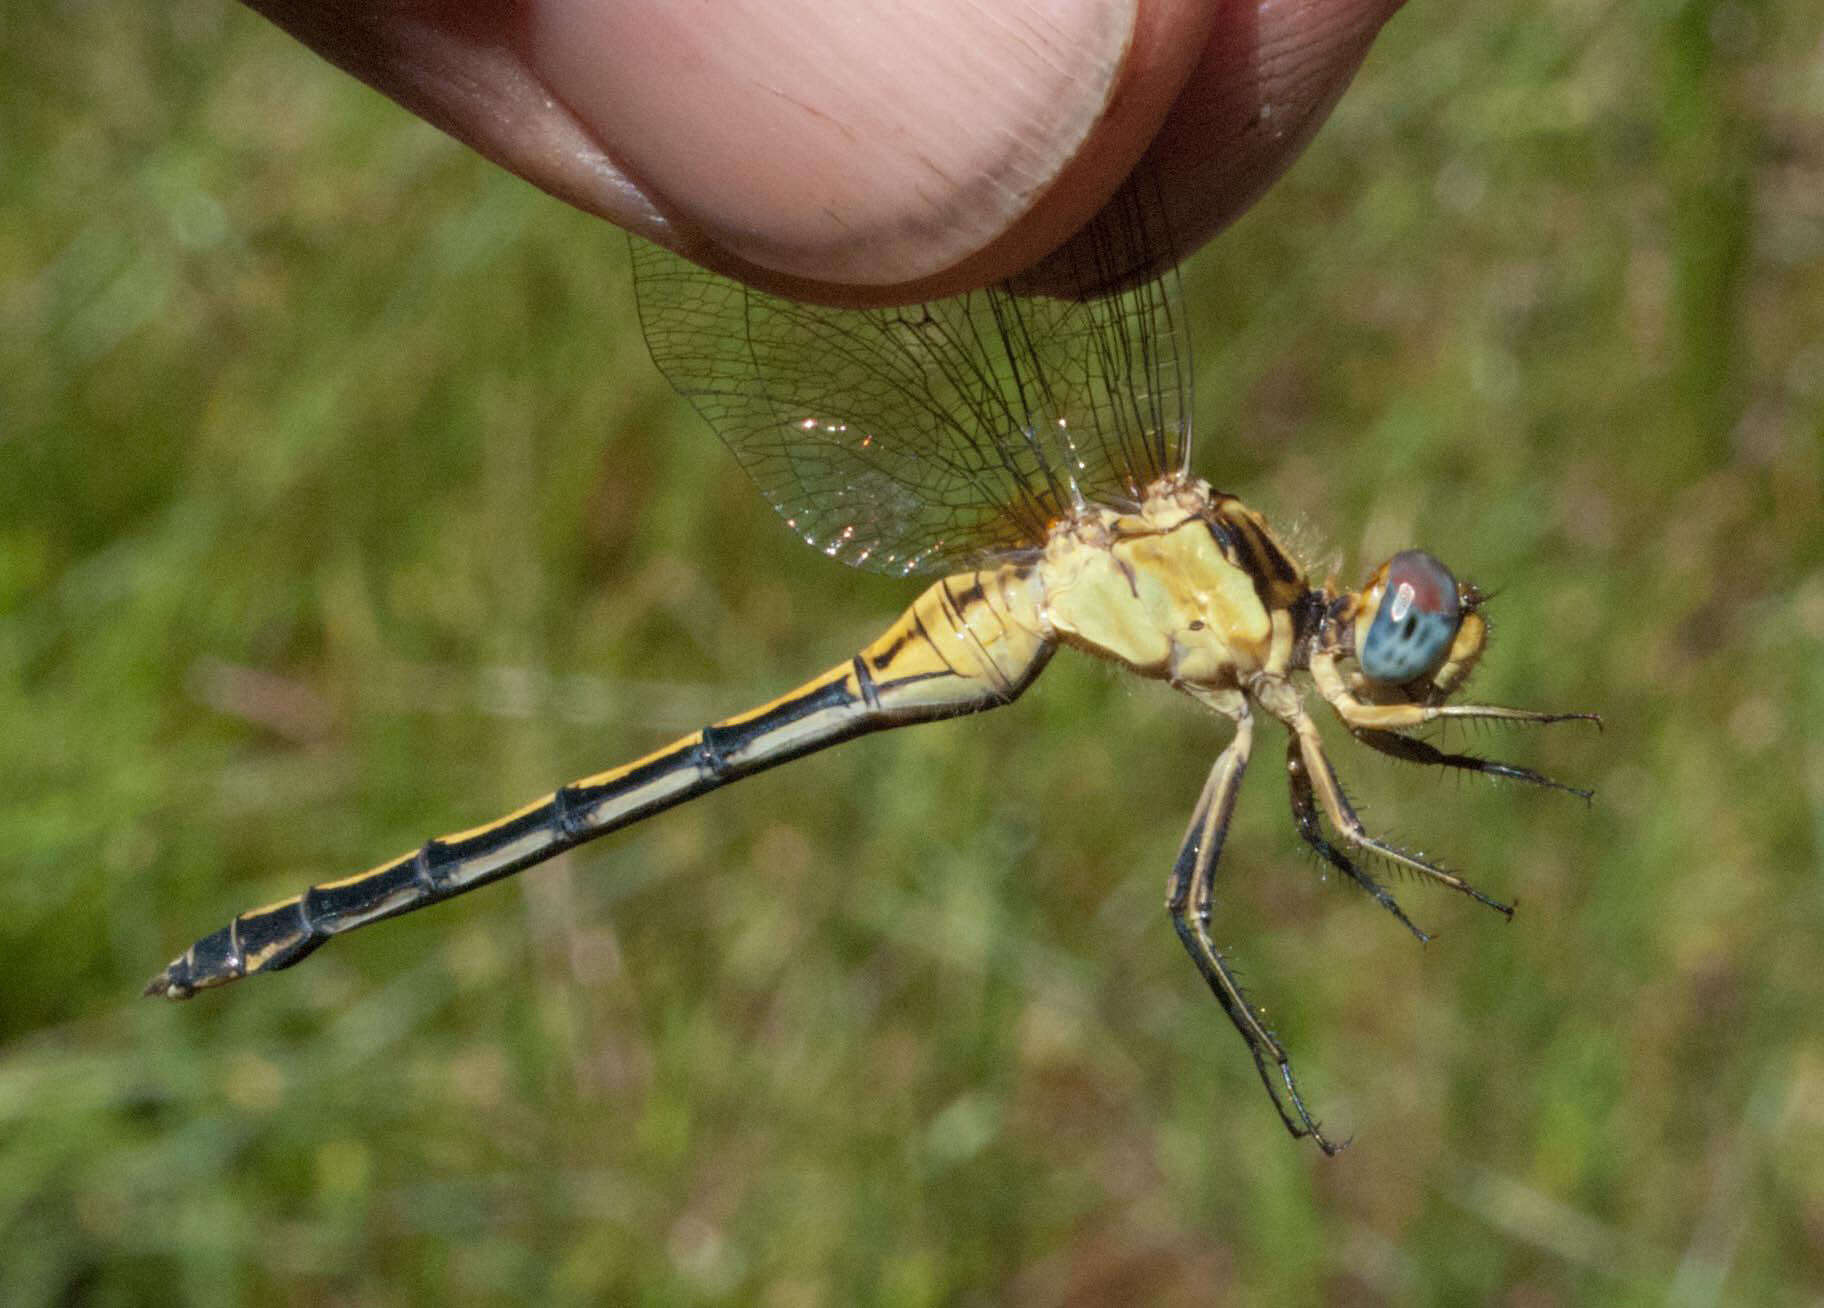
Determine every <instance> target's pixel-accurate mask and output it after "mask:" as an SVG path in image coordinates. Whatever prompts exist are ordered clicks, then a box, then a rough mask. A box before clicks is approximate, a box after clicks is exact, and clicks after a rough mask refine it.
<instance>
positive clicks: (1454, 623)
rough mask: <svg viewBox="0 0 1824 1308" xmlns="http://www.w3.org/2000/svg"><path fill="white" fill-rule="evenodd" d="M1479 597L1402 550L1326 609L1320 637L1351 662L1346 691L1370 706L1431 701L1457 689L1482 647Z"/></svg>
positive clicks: (1435, 565) (1429, 560)
mask: <svg viewBox="0 0 1824 1308" xmlns="http://www.w3.org/2000/svg"><path fill="white" fill-rule="evenodd" d="M1483 599H1484V597H1483V595H1482V592H1481V591H1480V590H1478V589H1477V588H1476V587H1474V586H1472V585H1470V584H1468V583H1466V582H1459V581H1458V580H1457V579H1456V578H1455V577H1454V576H1452V575H1451V572H1450V569H1449V568H1447V567H1445V566H1444V564H1443V563H1442V562H1441V561H1439V560H1438V559H1437V558H1435V557H1434V556H1432V555H1430V554H1427V553H1426V552H1425V551H1423V550H1403V551H1401V552H1400V553H1398V554H1396V555H1394V556H1393V557H1392V558H1391V559H1389V560H1388V561H1387V562H1385V563H1383V564H1382V565H1381V566H1380V567H1379V568H1377V569H1376V570H1375V571H1374V573H1373V575H1372V576H1370V577H1369V578H1368V583H1367V584H1366V585H1365V586H1363V587H1362V588H1361V590H1359V591H1356V592H1351V593H1348V594H1345V595H1342V596H1341V597H1340V598H1339V597H1337V596H1336V595H1335V593H1334V583H1333V584H1332V588H1331V593H1330V596H1329V603H1328V604H1327V605H1326V612H1327V617H1328V622H1327V626H1326V632H1325V639H1326V640H1327V642H1328V644H1329V647H1330V648H1331V650H1332V652H1333V653H1335V654H1338V655H1348V656H1352V657H1353V658H1354V660H1355V664H1356V669H1357V674H1356V675H1355V676H1353V677H1352V678H1351V679H1350V685H1351V689H1352V690H1354V692H1355V693H1356V695H1357V696H1358V697H1360V698H1362V699H1366V700H1369V701H1371V702H1373V703H1401V702H1409V703H1410V702H1419V703H1428V702H1429V703H1436V702H1440V701H1442V700H1444V699H1447V698H1449V696H1450V695H1451V694H1452V693H1454V692H1455V691H1456V690H1458V689H1459V688H1461V687H1462V685H1463V683H1464V682H1465V681H1467V680H1468V679H1469V675H1470V673H1471V672H1473V671H1475V667H1476V664H1477V663H1478V662H1479V661H1480V660H1481V657H1482V651H1483V649H1484V648H1485V647H1486V645H1487V643H1488V622H1487V619H1485V618H1484V617H1483V616H1482V614H1481V612H1480V610H1481V607H1482V604H1483Z"/></svg>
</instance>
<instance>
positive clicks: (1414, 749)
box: [1351, 727, 1595, 804]
mask: <svg viewBox="0 0 1824 1308" xmlns="http://www.w3.org/2000/svg"><path fill="white" fill-rule="evenodd" d="M1351 734H1353V735H1354V736H1355V738H1356V739H1357V740H1359V741H1361V742H1362V744H1364V745H1366V746H1368V748H1370V749H1374V750H1379V751H1380V752H1381V753H1383V754H1386V755H1388V756H1389V757H1390V758H1397V759H1400V760H1402V761H1404V762H1407V763H1422V764H1426V765H1429V766H1431V767H1441V768H1458V769H1461V770H1462V771H1465V772H1479V773H1481V774H1482V775H1483V776H1489V777H1506V778H1507V779H1508V780H1509V781H1524V782H1526V783H1527V784H1528V785H1532V786H1543V787H1545V788H1546V789H1547V790H1562V791H1564V793H1565V794H1567V795H1575V796H1577V798H1578V799H1581V800H1583V801H1584V802H1585V803H1586V804H1587V803H1588V802H1589V801H1590V799H1591V798H1592V797H1593V796H1594V794H1595V792H1594V791H1590V790H1584V789H1583V788H1581V787H1579V786H1567V785H1565V784H1564V782H1562V781H1553V780H1552V779H1551V778H1550V777H1548V776H1546V775H1545V774H1544V773H1543V772H1535V771H1533V770H1532V769H1531V768H1523V767H1521V766H1520V765H1519V764H1517V763H1499V762H1496V761H1495V760H1494V759H1487V758H1478V757H1476V756H1475V755H1474V754H1451V753H1447V752H1446V751H1444V750H1441V749H1439V748H1438V747H1437V746H1436V745H1433V744H1431V743H1430V742H1429V741H1424V740H1414V739H1413V738H1412V737H1411V736H1402V735H1399V734H1397V733H1395V732H1392V731H1383V730H1381V729H1379V728H1376V727H1355V728H1352V731H1351Z"/></svg>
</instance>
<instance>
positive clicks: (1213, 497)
mask: <svg viewBox="0 0 1824 1308" xmlns="http://www.w3.org/2000/svg"><path fill="white" fill-rule="evenodd" d="M1037 580H1038V582H1039V587H1038V590H1039V595H1040V615H1039V616H1040V622H1041V624H1042V629H1043V630H1044V632H1045V634H1046V635H1047V636H1048V637H1051V638H1053V639H1058V640H1062V641H1064V642H1066V643H1069V644H1072V645H1077V646H1079V647H1082V648H1085V649H1088V650H1090V651H1091V652H1093V653H1096V654H1099V655H1101V656H1103V657H1105V658H1111V659H1114V660H1116V661H1118V662H1121V663H1124V664H1126V665H1127V666H1129V667H1131V668H1133V669H1134V670H1135V671H1137V672H1140V673H1143V674H1145V675H1147V676H1152V677H1158V678H1161V679H1163V680H1167V681H1170V682H1172V683H1174V684H1179V685H1190V686H1201V687H1210V688H1226V687H1239V686H1243V685H1247V684H1249V683H1250V682H1251V681H1253V680H1254V679H1255V678H1256V677H1258V676H1259V675H1260V674H1261V673H1263V672H1267V671H1273V672H1278V671H1281V670H1283V669H1285V668H1286V667H1287V666H1288V664H1289V661H1290V657H1291V650H1292V643H1293V636H1294V627H1295V625H1296V624H1295V621H1294V616H1293V613H1294V609H1295V608H1296V606H1297V605H1298V603H1299V602H1300V601H1302V600H1303V598H1304V597H1305V596H1307V595H1308V594H1309V593H1310V592H1309V588H1308V586H1307V584H1306V582H1305V578H1304V574H1303V572H1302V570H1300V569H1299V568H1298V567H1297V565H1296V564H1294V563H1293V562H1292V561H1291V559H1290V558H1289V557H1288V556H1287V555H1286V554H1285V552H1284V550H1282V549H1281V548H1280V547H1279V545H1278V543H1277V542H1276V541H1275V540H1274V539H1273V537H1272V535H1271V533H1270V532H1269V531H1268V530H1267V528H1266V525H1265V523H1264V522H1262V521H1261V519H1260V518H1259V516H1258V515H1257V514H1255V513H1254V512H1253V511H1252V510H1250V509H1248V508H1246V507H1245V506H1244V505H1242V504H1241V503H1240V502H1239V501H1238V500H1236V499H1234V498H1233V497H1232V496H1227V495H1222V494H1219V493H1217V492H1215V491H1212V490H1211V489H1210V487H1209V486H1208V484H1206V483H1204V482H1202V481H1197V480H1193V479H1189V478H1174V479H1171V480H1168V481H1163V482H1160V483H1157V484H1156V485H1154V486H1153V487H1151V488H1149V492H1148V494H1147V497H1146V499H1145V500H1144V502H1143V503H1142V504H1141V506H1140V507H1139V509H1138V510H1137V511H1129V512H1122V511H1120V510H1117V509H1114V508H1110V507H1108V506H1104V505H1096V506H1091V507H1090V508H1089V509H1088V510H1087V511H1086V512H1084V513H1082V514H1079V515H1077V516H1075V517H1074V518H1072V519H1069V520H1067V521H1065V522H1062V523H1060V524H1059V525H1058V526H1057V527H1056V528H1054V529H1053V531H1052V533H1051V537H1050V539H1049V540H1048V542H1047V544H1046V548H1045V553H1044V556H1043V558H1042V559H1041V561H1040V563H1039V565H1038V569H1037Z"/></svg>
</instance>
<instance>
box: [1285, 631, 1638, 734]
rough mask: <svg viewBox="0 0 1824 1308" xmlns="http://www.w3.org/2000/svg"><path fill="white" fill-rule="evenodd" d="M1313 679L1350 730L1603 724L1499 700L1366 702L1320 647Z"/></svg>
mask: <svg viewBox="0 0 1824 1308" xmlns="http://www.w3.org/2000/svg"><path fill="white" fill-rule="evenodd" d="M1311 680H1312V682H1313V683H1315V685H1316V686H1317V689H1318V692H1319V693H1320V694H1322V695H1323V697H1324V698H1325V699H1326V700H1328V701H1329V702H1330V707H1331V708H1333V709H1335V710H1336V715H1337V716H1338V717H1339V718H1341V719H1342V720H1343V722H1344V724H1345V725H1346V726H1347V727H1348V728H1349V729H1350V730H1351V731H1356V730H1362V729H1366V730H1379V731H1404V730H1407V729H1409V728H1412V727H1422V726H1424V725H1425V724H1426V723H1427V722H1438V721H1441V720H1443V719H1446V718H1468V719H1473V720H1479V721H1483V722H1526V723H1532V724H1534V725H1537V726H1542V725H1544V724H1546V723H1550V722H1594V723H1595V724H1596V725H1597V726H1598V727H1600V726H1601V725H1602V717H1601V715H1600V714H1596V713H1541V712H1539V711H1537V710H1536V709H1517V708H1506V707H1503V706H1502V705H1499V704H1369V703H1365V702H1364V701H1362V700H1361V699H1359V698H1357V697H1356V694H1355V692H1354V691H1353V690H1351V689H1350V688H1349V685H1348V683H1347V682H1346V681H1344V679H1343V674H1342V670H1341V669H1340V668H1339V667H1338V666H1337V663H1336V655H1335V654H1334V653H1331V652H1329V651H1325V650H1318V651H1317V652H1315V653H1313V654H1312V655H1311Z"/></svg>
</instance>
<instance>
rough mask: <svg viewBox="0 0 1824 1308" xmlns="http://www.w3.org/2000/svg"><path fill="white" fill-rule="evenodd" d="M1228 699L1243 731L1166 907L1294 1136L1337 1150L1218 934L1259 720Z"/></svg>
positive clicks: (1223, 757)
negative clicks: (1221, 865)
mask: <svg viewBox="0 0 1824 1308" xmlns="http://www.w3.org/2000/svg"><path fill="white" fill-rule="evenodd" d="M1220 707H1221V708H1222V711H1224V712H1227V713H1229V714H1230V716H1232V717H1233V718H1234V719H1235V738H1234V739H1233V740H1231V741H1230V742H1229V745H1228V748H1226V749H1224V750H1223V751H1222V753H1221V754H1220V755H1219V756H1218V757H1217V759H1216V763H1215V765H1214V766H1213V767H1211V769H1210V775H1209V779H1208V780H1207V781H1205V782H1204V785H1203V793H1202V794H1201V795H1200V796H1199V797H1198V800H1197V808H1196V810H1195V811H1194V812H1193V813H1192V815H1191V824H1190V827H1189V829H1188V830H1187V831H1186V832H1185V836H1184V844H1183V845H1182V847H1180V849H1179V851H1178V859H1177V862H1176V863H1174V864H1173V866H1172V875H1171V878H1170V880H1169V881H1168V882H1167V883H1166V901H1165V907H1166V911H1167V912H1169V913H1170V914H1171V916H1172V925H1173V927H1175V928H1176V929H1177V932H1178V938H1179V940H1181V941H1182V942H1183V943H1184V948H1185V952H1187V953H1188V954H1190V956H1191V961H1192V962H1193V963H1195V964H1196V965H1197V970H1198V971H1199V972H1200V973H1202V974H1203V979H1204V981H1205V982H1206V983H1207V984H1208V985H1209V987H1210V992H1211V993H1212V994H1214V995H1215V996H1216V1001H1217V1002H1218V1003H1219V1004H1221V1005H1222V1009H1223V1012H1225V1013H1227V1014H1228V1016H1229V1021H1231V1022H1233V1023H1234V1024H1235V1029H1236V1030H1237V1031H1239V1032H1240V1033H1241V1038H1242V1039H1243V1040H1245V1041H1246V1042H1247V1045H1248V1052H1249V1053H1250V1054H1251V1055H1252V1056H1253V1058H1254V1068H1255V1070H1256V1071H1258V1072H1259V1073H1260V1080H1261V1084H1262V1085H1264V1086H1265V1087H1266V1088H1267V1095H1268V1097H1269V1098H1270V1099H1272V1101H1273V1107H1274V1109H1275V1110H1276V1111H1277V1112H1278V1113H1279V1119H1280V1121H1282V1122H1284V1123H1285V1125H1286V1130H1288V1131H1290V1132H1291V1133H1292V1135H1293V1136H1294V1137H1302V1136H1310V1137H1311V1139H1312V1140H1314V1141H1316V1143H1317V1146H1318V1148H1320V1149H1322V1150H1323V1151H1324V1152H1325V1153H1326V1154H1334V1153H1336V1152H1338V1150H1340V1149H1341V1148H1342V1146H1341V1145H1338V1144H1334V1143H1332V1142H1331V1141H1330V1140H1329V1139H1327V1138H1326V1137H1325V1136H1324V1133H1323V1131H1322V1130H1321V1129H1319V1127H1318V1124H1317V1122H1316V1120H1315V1119H1314V1118H1313V1117H1312V1116H1311V1113H1310V1110H1309V1109H1307V1108H1306V1107H1305V1101H1304V1099H1303V1097H1301V1096H1300V1094H1299V1092H1298V1083H1297V1082H1296V1081H1295V1080H1294V1079H1293V1076H1292V1064H1291V1061H1290V1060H1289V1059H1288V1058H1287V1057H1286V1051H1285V1050H1284V1048H1282V1047H1281V1046H1280V1043H1279V1040H1278V1038H1277V1037H1275V1036H1274V1034H1273V1032H1272V1030H1271V1029H1269V1028H1268V1026H1267V1023H1266V1018H1265V1017H1264V1015H1263V1014H1261V1012H1260V1011H1259V1010H1258V1009H1256V1008H1255V1007H1254V1006H1253V1004H1251V1003H1249V1002H1248V997H1247V996H1246V995H1245V994H1244V993H1242V989H1241V985H1240V983H1239V982H1237V981H1236V979H1235V975H1234V973H1233V972H1232V971H1231V970H1230V968H1229V965H1228V963H1227V961H1226V960H1224V958H1223V956H1222V953H1221V951H1220V950H1218V949H1217V948H1216V944H1215V942H1214V941H1213V940H1212V939H1211V938H1210V897H1211V891H1212V887H1213V882H1214V879H1215V871H1216V860H1217V859H1218V858H1219V857H1220V856H1221V854H1222V842H1223V838H1224V837H1225V836H1226V835H1227V834H1228V829H1229V819H1230V818H1231V817H1232V816H1233V815H1234V812H1235V799H1236V796H1237V795H1239V794H1240V792H1241V778H1242V774H1243V773H1244V772H1245V771H1246V770H1247V766H1248V754H1249V751H1250V749H1251V748H1252V745H1253V739H1254V720H1253V717H1252V716H1251V715H1250V714H1249V712H1248V708H1247V704H1246V702H1245V701H1243V700H1240V698H1239V697H1236V699H1235V701H1234V702H1233V703H1232V704H1228V703H1225V704H1223V705H1221V706H1220ZM1269 1063H1271V1064H1272V1065H1273V1066H1272V1069H1269V1067H1268V1064H1269ZM1275 1072H1277V1075H1278V1084H1277V1085H1276V1084H1275V1080H1274V1077H1275ZM1282 1086H1283V1097H1282V1090H1281V1087H1282Z"/></svg>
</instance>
